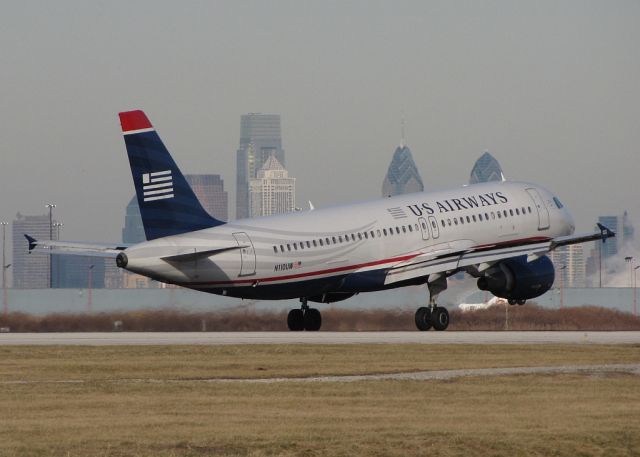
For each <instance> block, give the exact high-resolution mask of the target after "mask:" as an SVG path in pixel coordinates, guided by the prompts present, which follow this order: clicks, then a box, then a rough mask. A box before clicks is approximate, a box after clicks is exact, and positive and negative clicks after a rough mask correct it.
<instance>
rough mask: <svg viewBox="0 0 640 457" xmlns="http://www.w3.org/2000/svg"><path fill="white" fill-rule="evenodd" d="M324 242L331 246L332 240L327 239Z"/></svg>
mask: <svg viewBox="0 0 640 457" xmlns="http://www.w3.org/2000/svg"><path fill="white" fill-rule="evenodd" d="M324 241H325V243H327V246H329V245H330V244H331V240H330V239H329V238H325V239H324Z"/></svg>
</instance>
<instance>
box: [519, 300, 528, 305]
mask: <svg viewBox="0 0 640 457" xmlns="http://www.w3.org/2000/svg"><path fill="white" fill-rule="evenodd" d="M516 302H517V303H518V304H519V305H520V306H522V305H524V304H525V303H526V302H527V300H517V301H516Z"/></svg>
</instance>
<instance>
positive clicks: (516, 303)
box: [508, 298, 527, 305]
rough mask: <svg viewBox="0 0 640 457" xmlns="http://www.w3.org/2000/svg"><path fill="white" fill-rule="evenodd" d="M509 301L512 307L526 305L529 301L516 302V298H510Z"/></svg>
mask: <svg viewBox="0 0 640 457" xmlns="http://www.w3.org/2000/svg"><path fill="white" fill-rule="evenodd" d="M508 301H509V304H510V305H524V304H525V303H526V302H527V300H516V299H515V298H510V299H509V300H508Z"/></svg>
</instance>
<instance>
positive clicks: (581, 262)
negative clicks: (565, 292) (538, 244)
mask: <svg viewBox="0 0 640 457" xmlns="http://www.w3.org/2000/svg"><path fill="white" fill-rule="evenodd" d="M551 261H552V262H553V264H554V265H555V267H556V280H555V284H556V287H559V286H560V285H562V286H563V287H586V282H587V281H586V279H587V273H586V267H587V263H586V256H585V251H584V245H583V244H572V245H569V246H563V247H560V248H558V249H555V250H554V251H551Z"/></svg>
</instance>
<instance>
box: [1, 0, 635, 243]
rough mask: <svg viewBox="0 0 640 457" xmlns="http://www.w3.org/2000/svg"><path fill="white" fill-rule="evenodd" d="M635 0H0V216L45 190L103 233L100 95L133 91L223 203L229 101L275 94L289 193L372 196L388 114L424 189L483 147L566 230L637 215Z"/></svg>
mask: <svg viewBox="0 0 640 457" xmlns="http://www.w3.org/2000/svg"><path fill="white" fill-rule="evenodd" d="M638 24H640V2H638V1H599V2H594V1H582V0H581V1H557V0H553V1H549V2H546V1H529V2H522V1H488V2H481V1H469V2H461V1H443V2H427V1H423V0H419V1H397V0H394V1H389V2H374V1H370V0H367V1H352V2H346V1H345V2H330V1H322V2H320V1H318V2H310V1H298V0H296V1H264V2H247V1H238V0H233V1H217V2H214V1H202V2H195V1H185V2H160V1H130V0H128V1H126V2H120V1H113V0H111V1H108V2H106V1H101V2H98V1H95V2H87V1H77V2H72V1H64V0H62V1H58V2H48V1H47V2H11V3H8V4H5V5H4V6H3V8H2V14H1V15H0V42H1V43H2V45H1V47H0V65H1V67H0V68H1V71H0V100H1V108H0V154H1V157H2V161H1V165H0V183H1V184H0V186H1V188H0V190H1V194H0V219H2V220H8V221H11V220H12V219H13V218H14V216H15V214H16V213H17V212H18V211H21V212H22V213H24V214H41V213H44V212H45V208H44V205H45V203H47V202H54V203H56V204H57V208H56V216H57V218H58V219H59V220H61V221H62V222H63V223H64V229H63V238H64V239H71V240H96V241H98V240H101V241H119V240H120V236H121V232H120V230H121V228H122V225H123V220H124V207H125V205H126V204H127V202H128V200H129V198H130V197H131V196H132V195H133V184H132V180H131V175H130V172H129V166H128V162H127V158H126V152H125V148H124V143H123V141H122V137H121V134H120V127H119V122H118V118H117V113H118V112H119V111H123V110H129V109H134V108H142V109H144V110H145V111H146V112H147V114H148V115H149V117H150V118H151V120H152V122H153V123H154V125H155V126H156V128H157V129H158V131H159V133H160V135H161V137H162V138H163V140H164V142H165V144H166V145H167V146H168V147H169V149H170V150H171V151H172V153H173V155H174V158H175V160H176V162H177V163H178V164H179V165H180V166H181V168H182V170H183V171H184V172H185V173H204V172H206V173H219V174H221V175H222V176H223V178H224V180H225V186H226V188H227V190H228V191H229V197H230V198H229V207H230V212H231V214H233V213H234V212H235V189H234V187H235V152H236V149H237V147H238V142H239V129H240V115H241V114H243V113H247V112H269V113H279V114H281V116H282V128H283V132H282V134H283V142H284V148H285V150H286V156H287V168H288V169H289V171H290V173H291V175H292V176H294V177H296V178H297V179H298V181H297V188H298V192H297V199H298V206H304V205H306V201H307V200H309V199H310V200H312V201H313V203H314V204H315V205H316V207H322V206H327V205H330V204H335V203H340V202H344V201H354V200H361V199H367V198H375V197H378V196H379V195H380V192H381V185H382V180H383V178H384V175H385V173H386V169H387V166H388V164H389V161H390V160H391V156H392V153H393V151H394V149H395V147H396V145H397V144H398V142H399V140H400V118H401V114H402V113H403V112H404V116H405V118H406V141H407V144H408V145H409V147H410V148H411V150H412V152H413V155H414V159H415V161H416V164H417V165H418V168H419V170H420V173H421V175H422V178H423V180H424V182H425V186H426V187H427V189H436V188H444V187H448V186H458V185H461V184H463V183H466V182H467V180H468V177H469V173H470V170H471V167H472V165H473V163H474V161H475V160H476V159H477V158H478V157H479V156H480V154H481V153H482V151H483V150H485V149H488V150H489V151H491V153H492V154H493V155H494V156H495V157H496V158H497V159H498V160H499V161H500V163H501V165H502V167H503V169H504V171H505V174H506V175H507V177H508V178H510V179H521V180H529V181H533V182H536V183H539V184H542V185H544V186H546V187H548V188H550V189H552V190H554V191H555V192H556V193H557V194H558V195H559V196H560V198H561V199H562V200H563V201H564V202H565V204H567V205H568V206H569V208H570V209H571V210H572V211H573V213H574V215H575V217H576V220H577V222H578V227H579V230H588V229H590V228H591V226H592V224H593V222H594V221H595V219H596V217H597V216H598V215H599V214H603V213H614V214H615V213H620V212H622V211H623V210H624V209H628V210H629V211H630V212H631V214H632V216H633V217H634V218H637V216H638V215H640V205H639V203H638V201H639V191H638V189H637V186H636V182H637V177H638V169H639V165H640V159H639V157H638V153H639V152H640V50H639V49H640V48H639V46H638V45H639V44H640V26H638Z"/></svg>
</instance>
